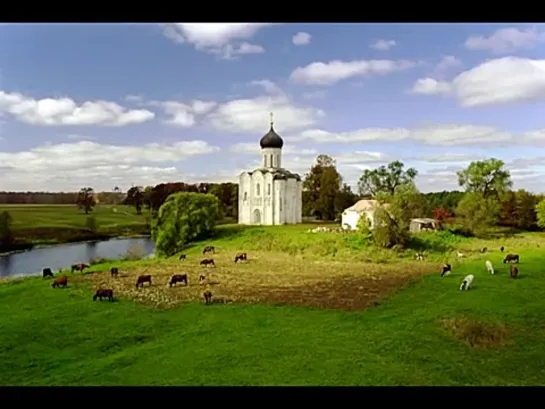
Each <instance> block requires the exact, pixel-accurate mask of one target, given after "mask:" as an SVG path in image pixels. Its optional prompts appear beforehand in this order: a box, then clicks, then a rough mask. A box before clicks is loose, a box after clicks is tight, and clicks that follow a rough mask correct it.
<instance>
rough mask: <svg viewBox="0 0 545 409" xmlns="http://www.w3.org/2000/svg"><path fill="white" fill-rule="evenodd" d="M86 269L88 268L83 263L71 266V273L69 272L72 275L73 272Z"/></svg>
mask: <svg viewBox="0 0 545 409" xmlns="http://www.w3.org/2000/svg"><path fill="white" fill-rule="evenodd" d="M86 268H89V266H88V265H87V264H85V263H78V264H72V271H70V272H71V273H73V272H74V271H79V272H82V271H83V270H85V269H86Z"/></svg>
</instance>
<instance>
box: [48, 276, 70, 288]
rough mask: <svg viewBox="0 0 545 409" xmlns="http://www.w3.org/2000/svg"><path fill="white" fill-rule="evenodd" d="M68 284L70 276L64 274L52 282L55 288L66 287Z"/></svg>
mask: <svg viewBox="0 0 545 409" xmlns="http://www.w3.org/2000/svg"><path fill="white" fill-rule="evenodd" d="M67 285H68V277H66V276H63V277H57V278H55V281H53V284H51V287H53V288H56V287H63V288H65V287H66V286H67Z"/></svg>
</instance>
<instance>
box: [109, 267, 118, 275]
mask: <svg viewBox="0 0 545 409" xmlns="http://www.w3.org/2000/svg"><path fill="white" fill-rule="evenodd" d="M110 274H111V275H112V277H117V275H118V274H119V270H118V269H117V267H112V268H111V269H110Z"/></svg>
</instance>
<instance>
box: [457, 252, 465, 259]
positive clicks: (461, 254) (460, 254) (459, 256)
mask: <svg viewBox="0 0 545 409" xmlns="http://www.w3.org/2000/svg"><path fill="white" fill-rule="evenodd" d="M456 256H458V258H462V257H465V256H464V253H460V252H459V251H457V252H456Z"/></svg>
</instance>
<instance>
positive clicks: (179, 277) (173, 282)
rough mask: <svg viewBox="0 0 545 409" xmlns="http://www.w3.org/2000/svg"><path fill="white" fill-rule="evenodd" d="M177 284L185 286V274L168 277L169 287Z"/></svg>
mask: <svg viewBox="0 0 545 409" xmlns="http://www.w3.org/2000/svg"><path fill="white" fill-rule="evenodd" d="M177 283H184V284H185V285H187V274H174V275H173V276H172V277H170V282H169V283H168V286H169V287H172V286H173V285H176V284H177Z"/></svg>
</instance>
